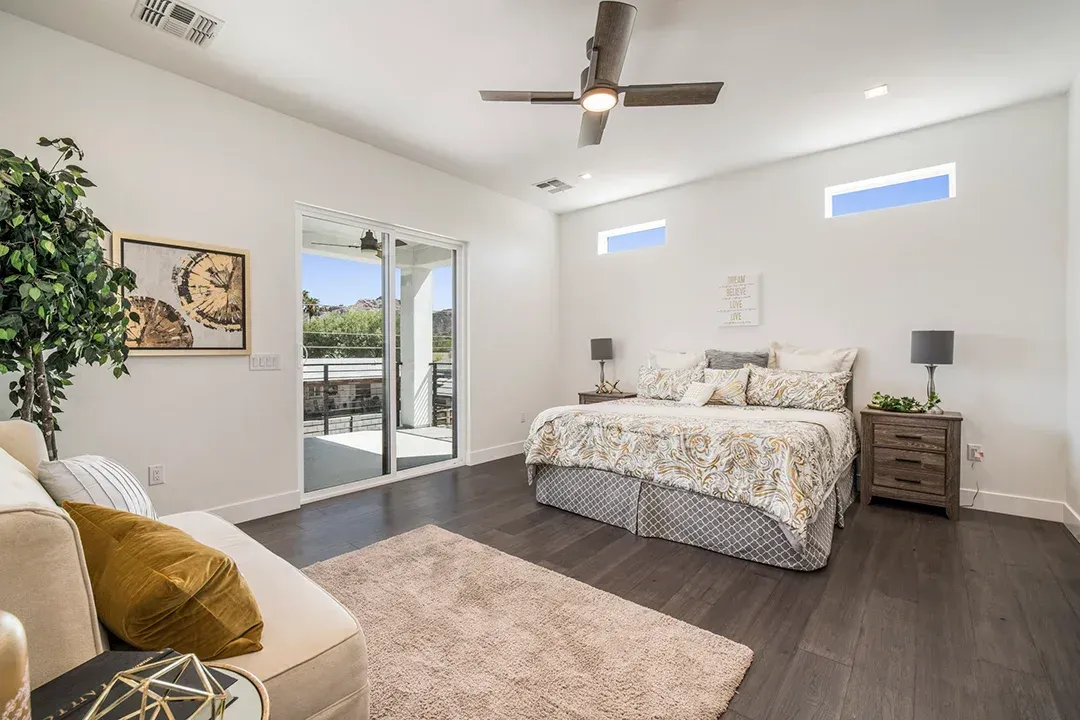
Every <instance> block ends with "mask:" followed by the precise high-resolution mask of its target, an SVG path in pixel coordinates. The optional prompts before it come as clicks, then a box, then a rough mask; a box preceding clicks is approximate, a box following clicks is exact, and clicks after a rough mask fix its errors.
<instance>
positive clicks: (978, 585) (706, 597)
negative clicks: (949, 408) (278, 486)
mask: <svg viewBox="0 0 1080 720" xmlns="http://www.w3.org/2000/svg"><path fill="white" fill-rule="evenodd" d="M522 462H523V461H522V458H521V457H520V456H518V457H514V458H508V459H506V460H500V461H497V462H493V463H488V464H486V465H479V466H475V467H471V468H461V469H459V470H454V471H448V472H442V473H438V474H435V475H429V476H426V477H423V478H417V479H414V480H408V481H404V482H400V483H397V484H394V485H388V486H384V487H381V488H375V489H372V490H367V491H364V492H360V493H355V494H353V495H348V496H344V497H341V498H335V499H332V500H327V501H323V502H319V503H315V504H312V505H306V506H304V507H303V508H301V509H300V510H297V511H294V512H289V513H285V514H283V515H277V516H274V517H270V518H263V519H260V520H255V521H253V522H250V523H246V524H244V525H242V526H241V527H242V528H243V529H244V530H245V531H246V532H248V533H250V534H251V535H253V536H254V537H255V538H256V539H258V540H259V541H261V542H262V543H264V544H265V545H266V546H267V547H269V548H270V549H271V550H273V551H274V552H276V553H278V554H279V555H281V556H283V557H285V558H287V559H288V560H289V561H291V562H292V563H293V564H295V565H297V566H301V567H302V566H305V565H308V564H310V563H313V562H316V561H318V560H322V559H325V558H329V557H333V556H335V555H339V554H341V553H346V552H349V551H351V550H354V549H356V548H360V547H363V546H365V545H368V544H370V543H373V542H377V541H378V540H381V539H383V538H386V537H390V536H392V535H397V534H399V533H402V532H405V531H407V530H411V529H413V528H416V527H420V526H422V525H426V524H429V523H434V524H437V525H440V526H442V527H444V528H446V529H448V530H452V531H453V532H456V533H459V534H461V535H464V536H466V537H470V538H473V539H475V540H478V541H480V542H483V543H486V544H488V545H491V546H493V547H496V548H498V549H500V550H503V551H505V552H507V553H511V554H513V555H517V556H518V557H521V558H524V559H526V560H530V561H532V562H535V563H538V564H540V565H543V566H545V567H548V568H550V569H552V570H556V571H558V572H560V573H563V574H565V575H569V576H571V577H574V578H577V579H578V580H581V581H583V582H586V583H588V584H590V585H593V586H594V587H598V588H601V589H603V590H607V591H609V592H612V593H615V594H617V595H620V596H622V597H624V598H627V599H629V600H632V601H634V602H636V603H639V604H641V605H646V606H648V607H651V608H655V609H657V610H659V611H661V612H664V613H667V614H669V615H672V616H674V617H677V618H680V619H682V620H685V621H686V622H689V623H693V624H694V625H697V626H699V627H702V628H705V629H707V630H711V631H713V632H716V633H719V634H722V635H725V636H726V637H729V638H732V639H734V640H737V641H739V642H741V643H744V644H746V645H748V646H749V647H750V648H752V649H753V650H754V663H753V665H752V666H751V668H750V672H749V673H748V674H747V676H746V679H745V680H744V681H743V684H742V686H741V687H740V689H739V694H738V695H737V696H736V697H735V700H734V701H733V703H732V706H731V709H730V710H729V711H728V713H727V714H726V715H725V718H728V719H731V720H740V719H741V720H781V719H783V720H788V719H790V718H814V719H815V720H817V719H827V718H851V719H853V720H854V719H858V720H870V719H877V718H903V719H905V720H931V719H939V718H942V719H944V718H964V719H967V718H971V719H973V720H974V719H980V720H981V719H997V718H1000V719H1002V720H1017V719H1020V718H1025V719H1028V718H1030V719H1035V718H1039V719H1042V718H1048V719H1058V720H1074V719H1076V718H1080V544H1077V543H1076V541H1075V540H1074V539H1073V538H1072V537H1071V536H1070V535H1069V534H1068V531H1066V530H1065V528H1064V526H1062V525H1059V524H1055V523H1049V522H1042V521H1036V520H1028V519H1023V518H1015V517H1010V516H1006V515H995V514H991V513H982V512H974V511H969V510H965V511H963V513H962V515H961V519H960V521H959V522H956V523H953V522H949V521H948V520H946V519H944V517H942V516H939V515H937V514H936V513H935V512H933V511H929V510H927V511H921V510H918V509H916V508H913V507H910V506H901V505H899V504H897V505H878V504H877V503H878V502H879V501H877V500H875V504H873V505H870V506H869V507H865V508H861V507H859V506H858V504H856V505H854V506H853V507H852V508H851V510H850V511H849V513H848V518H847V519H848V522H847V528H846V529H844V530H838V531H837V534H836V537H835V540H834V546H833V552H832V557H831V559H830V561H829V565H828V567H826V568H825V569H824V570H820V571H817V572H813V573H800V572H793V571H787V570H779V569H776V568H772V567H767V566H765V565H758V564H755V563H750V562H745V561H742V560H736V559H734V558H730V557H726V556H723V555H718V554H716V553H712V552H709V551H707V550H701V549H699V548H693V547H689V546H685V545H679V544H676V543H671V542H667V541H665V540H656V539H645V538H639V537H636V536H634V535H632V534H631V533H629V532H626V531H625V530H621V529H619V528H614V527H611V526H609V525H604V524H602V523H598V522H594V521H592V520H588V519H586V518H582V517H579V516H576V515H572V514H570V513H567V512H563V511H561V510H556V509H554V508H550V507H546V506H543V505H539V504H537V503H536V501H535V500H534V499H533V497H532V492H531V491H532V488H530V487H529V486H528V485H527V484H526V481H525V471H524V468H523V465H522Z"/></svg>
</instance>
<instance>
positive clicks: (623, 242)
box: [596, 220, 667, 255]
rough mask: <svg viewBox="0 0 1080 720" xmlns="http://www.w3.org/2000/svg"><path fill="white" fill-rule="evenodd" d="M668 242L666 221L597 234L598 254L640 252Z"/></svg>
mask: <svg viewBox="0 0 1080 720" xmlns="http://www.w3.org/2000/svg"><path fill="white" fill-rule="evenodd" d="M666 242H667V225H666V221H664V220H657V221H655V222H648V223H642V224H641V225H631V226H630V227H624V228H617V229H615V230H605V231H603V232H601V233H598V234H597V239H596V254H597V255H606V254H607V253H613V252H623V251H624V250H640V249H641V248H647V247H655V246H657V245H663V244H664V243H666Z"/></svg>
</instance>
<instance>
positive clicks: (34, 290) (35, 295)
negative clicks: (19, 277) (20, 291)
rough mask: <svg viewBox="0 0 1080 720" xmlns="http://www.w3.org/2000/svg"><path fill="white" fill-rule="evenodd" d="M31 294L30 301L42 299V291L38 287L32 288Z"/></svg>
mask: <svg viewBox="0 0 1080 720" xmlns="http://www.w3.org/2000/svg"><path fill="white" fill-rule="evenodd" d="M29 294H30V299H31V300H35V301H37V300H40V299H41V290H39V289H38V288H36V287H31V288H30V291H29Z"/></svg>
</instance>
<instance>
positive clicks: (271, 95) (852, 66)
mask: <svg viewBox="0 0 1080 720" xmlns="http://www.w3.org/2000/svg"><path fill="white" fill-rule="evenodd" d="M192 4H193V5H194V6H195V7H198V8H200V9H202V10H204V11H206V12H208V13H210V14H212V15H216V16H218V17H220V18H222V19H223V20H224V21H225V25H224V27H223V29H222V31H221V34H220V35H219V37H218V38H217V39H216V40H215V41H214V42H213V44H212V45H210V46H209V48H207V49H205V50H200V49H198V48H196V47H194V46H191V45H188V44H186V43H184V42H182V41H179V40H177V39H174V38H172V37H170V36H168V35H165V34H163V33H158V32H154V31H152V30H150V29H149V28H146V27H143V26H141V25H139V24H137V23H136V22H135V21H133V20H131V19H130V13H131V9H132V7H133V5H134V0H0V9H3V10H7V11H9V12H12V13H14V14H16V15H19V16H21V17H24V18H27V19H29V20H33V21H35V22H38V23H41V24H42V25H46V26H49V27H52V28H55V29H57V30H60V31H63V32H65V33H68V34H70V35H74V36H76V37H79V38H82V39H84V40H88V41H90V42H93V43H96V44H98V45H101V46H104V47H107V48H110V49H112V50H116V51H118V52H121V53H123V54H125V55H129V56H131V57H133V58H137V59H139V60H142V61H144V62H147V63H150V64H152V65H156V66H158V67H161V68H164V69H166V70H170V71H172V72H175V73H177V74H179V75H183V76H185V77H188V78H191V79H193V80H197V81H199V82H202V83H205V84H206V85H210V86H213V87H216V88H219V89H221V90H224V91H225V92H228V93H231V94H233V95H236V96H239V97H242V98H245V99H247V100H251V101H253V102H256V103H258V104H260V105H264V106H266V107H269V108H273V109H275V110H279V111H281V112H284V113H287V114H289V115H293V116H295V117H298V118H302V119H305V120H308V121H310V122H312V123H315V124H317V125H321V126H323V127H325V128H328V129H331V130H334V131H337V132H339V133H342V134H344V135H348V136H351V137H354V138H357V139H359V140H363V141H365V142H368V143H371V144H374V145H377V146H380V147H383V148H385V149H387V150H390V151H392V152H395V153H398V154H400V155H404V156H405V157H409V158H412V159H414V160H417V161H419V162H422V163H424V164H427V165H431V166H433V167H436V168H439V169H442V170H445V171H446V172H448V173H451V174H453V175H457V176H459V177H462V178H465V179H468V180H472V181H474V182H476V183H478V184H481V185H484V186H487V187H489V188H492V189H494V190H497V191H499V192H502V193H505V194H507V195H512V196H515V197H519V198H521V199H523V200H526V201H528V202H532V203H535V204H537V205H541V206H543V207H546V208H549V209H551V210H554V211H556V212H564V211H568V210H574V209H578V208H582V207H588V206H590V205H596V204H599V203H603V202H609V201H612V200H617V199H622V198H625V197H630V196H632V195H638V194H641V193H645V192H649V191H653V190H658V189H661V188H664V187H670V186H672V185H676V184H679V183H683V182H687V181H690V180H694V179H697V178H700V177H704V176H707V175H712V174H716V173H719V172H723V171H727V170H733V169H736V168H741V167H747V166H751V165H756V164H760V163H765V162H770V161H774V160H779V159H782V158H785V157H791V156H795V155H801V154H805V153H810V152H815V151H819V150H824V149H828V148H832V147H838V146H841V145H846V144H850V143H854V142H859V141H862V140H867V139H870V138H874V137H880V136H882V135H887V134H891V133H894V132H898V131H902V130H908V129H912V128H916V127H921V126H924V125H929V124H932V123H936V122H941V121H944V120H949V119H953V118H957V117H961V116H964V115H970V114H972V113H977V112H981V111H984V110H988V109H991V108H995V107H1000V106H1003V105H1008V104H1011V103H1014V102H1018V101H1022V100H1025V99H1030V98H1034V97H1039V96H1044V95H1049V94H1054V93H1060V92H1063V91H1064V90H1065V89H1066V88H1067V87H1068V85H1069V82H1070V79H1071V78H1073V77H1075V76H1076V75H1077V73H1078V72H1080V2H1078V1H1077V0H772V1H765V2H763V1H762V0H637V2H636V4H637V6H638V9H639V12H638V17H637V25H636V28H635V31H634V36H633V39H632V41H631V45H630V51H629V55H628V57H627V61H626V65H625V68H624V70H623V77H622V80H623V83H624V84H626V83H636V84H641V83H656V82H691V81H708V80H723V81H725V82H726V83H727V85H726V86H725V87H724V90H723V92H721V93H720V100H719V102H718V103H717V104H716V105H713V106H703V107H687V108H624V107H621V106H620V107H618V108H616V109H615V110H614V111H613V112H612V115H611V118H610V122H609V123H608V127H607V132H606V133H605V136H604V142H603V144H602V145H600V146H598V147H590V148H584V149H580V150H579V149H577V147H576V141H577V132H578V123H579V120H580V112H579V111H578V110H577V109H576V108H574V107H573V106H563V107H560V106H529V105H523V104H522V105H519V104H493V103H483V102H481V101H480V98H479V95H478V93H477V91H478V90H480V89H492V90H515V89H521V90H575V89H576V88H577V79H578V74H579V73H580V71H581V69H582V68H583V67H584V66H585V64H586V61H585V57H584V43H585V40H586V39H587V38H588V37H589V35H590V34H591V32H592V28H593V25H594V24H595V18H596V7H597V2H596V0H457V1H456V2H445V1H436V0H393V1H390V0H317V1H316V0H196V1H195V2H194V3H192ZM881 83H888V85H889V88H890V94H889V96H888V97H885V98H882V99H877V100H872V101H867V100H864V99H863V97H862V91H863V90H864V89H866V88H869V87H871V86H874V85H878V84H881ZM583 172H591V173H592V174H593V176H594V179H592V180H588V181H583V180H579V179H578V178H577V175H578V174H580V173H583ZM553 176H557V177H559V178H561V179H563V180H565V181H567V182H570V183H571V184H573V185H575V188H574V189H573V190H570V191H568V192H566V193H563V194H560V195H548V194H546V193H544V192H542V191H540V190H536V189H534V188H532V187H531V184H532V183H534V182H537V181H540V180H545V179H547V178H550V177H553Z"/></svg>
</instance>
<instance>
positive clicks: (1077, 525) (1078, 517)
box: [1061, 503, 1080, 542]
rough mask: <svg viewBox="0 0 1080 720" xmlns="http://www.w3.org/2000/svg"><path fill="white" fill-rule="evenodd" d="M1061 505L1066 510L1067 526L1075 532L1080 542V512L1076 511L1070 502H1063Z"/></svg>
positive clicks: (1075, 536)
mask: <svg viewBox="0 0 1080 720" xmlns="http://www.w3.org/2000/svg"><path fill="white" fill-rule="evenodd" d="M1061 507H1062V509H1063V510H1064V511H1065V527H1067V528H1068V529H1069V532H1071V533H1072V534H1073V537H1074V538H1076V541H1077V542H1080V513H1078V512H1076V510H1074V509H1073V508H1072V507H1071V506H1070V505H1069V503H1062V505H1061Z"/></svg>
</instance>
